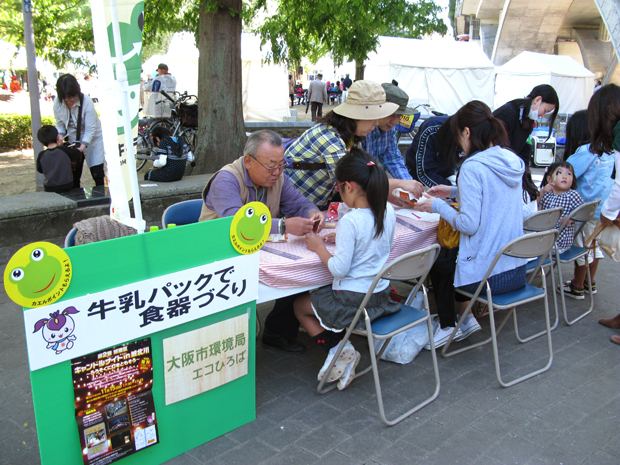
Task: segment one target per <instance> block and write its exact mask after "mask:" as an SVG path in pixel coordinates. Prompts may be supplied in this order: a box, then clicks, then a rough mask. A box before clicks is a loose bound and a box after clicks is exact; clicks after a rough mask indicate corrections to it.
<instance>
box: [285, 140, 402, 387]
mask: <svg viewBox="0 0 620 465" xmlns="http://www.w3.org/2000/svg"><path fill="white" fill-rule="evenodd" d="M335 176H336V179H337V180H338V184H337V185H336V191H337V192H339V193H340V196H341V198H342V200H343V201H344V203H345V204H346V205H347V206H348V207H349V208H351V209H353V210H352V211H351V212H349V213H347V215H346V216H344V217H343V218H342V219H341V220H340V221H339V223H338V234H337V235H336V250H335V252H334V255H333V256H332V255H331V254H330V253H329V252H328V251H327V249H326V248H325V245H324V243H323V239H322V238H321V237H320V236H315V235H306V246H307V247H308V249H309V250H312V251H314V252H316V253H317V254H318V255H319V257H320V258H321V261H322V262H323V263H324V264H325V266H327V267H328V268H329V271H330V273H331V274H332V275H333V276H334V281H333V283H332V284H331V285H330V286H325V287H322V288H320V289H318V290H316V291H315V292H313V293H311V294H305V295H302V296H301V297H299V298H298V299H297V300H295V304H294V307H295V315H296V316H297V319H298V320H299V322H300V323H301V325H302V326H303V327H304V328H305V329H306V331H307V332H308V334H309V335H310V336H311V337H312V339H314V340H315V341H316V342H317V343H318V344H319V345H320V346H321V347H322V348H323V349H324V350H325V351H326V352H327V359H326V360H325V363H324V364H323V367H322V368H321V370H320V371H319V375H318V379H319V381H321V380H322V379H323V377H324V376H327V377H328V378H327V382H334V381H338V389H340V390H342V389H344V388H346V387H347V386H348V385H349V383H350V382H351V381H352V380H353V378H355V367H356V366H357V364H358V363H359V359H360V354H359V352H357V351H356V350H355V349H354V348H353V345H352V344H351V342H350V341H347V343H346V344H345V346H344V348H343V350H342V352H341V354H340V357H339V360H338V361H337V362H336V363H335V366H334V367H333V368H332V369H331V370H330V367H331V365H332V362H333V358H334V355H335V353H336V351H337V347H338V344H339V343H340V341H341V340H342V337H343V335H344V333H343V330H345V329H346V328H347V327H348V326H349V325H350V324H351V321H352V320H353V317H354V316H355V313H356V312H357V310H358V308H359V305H360V304H361V303H362V300H363V299H364V296H365V295H366V292H367V291H368V289H369V287H370V284H371V283H372V281H373V279H374V278H375V276H376V275H377V273H378V272H379V271H380V270H381V269H382V268H383V267H384V266H385V264H386V263H387V260H388V257H389V255H390V250H391V249H392V243H393V241H394V228H395V226H396V214H395V213H394V209H393V208H392V207H391V206H390V205H389V204H388V203H387V200H388V193H389V183H388V178H387V175H386V174H385V172H384V171H383V169H381V168H380V167H379V166H377V165H375V163H374V161H373V158H372V157H371V156H370V155H369V154H368V153H366V152H364V151H363V150H361V149H359V148H357V147H354V148H352V149H351V151H350V152H349V153H348V154H346V155H345V156H343V157H342V158H341V159H340V161H339V162H338V165H337V166H336V172H335ZM389 292H390V283H389V281H387V280H381V281H379V283H378V284H377V287H376V288H375V290H374V294H373V296H372V297H371V299H370V301H369V302H368V304H367V306H366V310H367V311H368V315H369V316H370V319H371V320H374V319H376V318H378V317H380V316H383V315H388V314H391V313H396V312H398V311H399V310H400V304H399V303H396V302H394V301H392V300H390V297H389ZM363 324H364V323H363V322H362V320H361V319H360V320H359V322H358V326H359V327H363Z"/></svg>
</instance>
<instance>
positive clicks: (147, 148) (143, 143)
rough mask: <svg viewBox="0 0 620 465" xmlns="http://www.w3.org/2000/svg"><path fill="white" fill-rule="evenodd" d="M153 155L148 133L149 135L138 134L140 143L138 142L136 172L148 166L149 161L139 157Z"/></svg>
mask: <svg viewBox="0 0 620 465" xmlns="http://www.w3.org/2000/svg"><path fill="white" fill-rule="evenodd" d="M149 153H151V144H150V143H149V139H148V133H147V135H143V134H138V141H137V142H136V153H135V157H136V171H140V170H141V169H142V168H144V165H146V162H147V160H143V159H141V158H138V155H146V154H149Z"/></svg>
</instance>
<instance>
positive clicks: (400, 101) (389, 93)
mask: <svg viewBox="0 0 620 465" xmlns="http://www.w3.org/2000/svg"><path fill="white" fill-rule="evenodd" d="M381 87H383V89H384V90H385V99H386V101H388V102H392V103H395V104H396V105H398V110H396V114H397V115H413V114H415V112H416V111H415V110H414V109H413V108H411V107H408V106H407V105H408V104H409V96H408V95H407V93H406V92H405V91H404V90H402V89H401V88H400V87H398V86H395V85H394V84H392V83H388V82H386V83H383V84H381Z"/></svg>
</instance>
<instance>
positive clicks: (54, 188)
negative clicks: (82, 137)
mask: <svg viewBox="0 0 620 465" xmlns="http://www.w3.org/2000/svg"><path fill="white" fill-rule="evenodd" d="M37 139H38V140H39V142H41V144H43V145H45V146H46V147H47V149H46V150H43V151H42V152H41V153H39V156H38V157H37V171H38V172H39V173H43V175H44V176H45V180H44V181H43V188H44V189H45V192H67V191H68V190H71V189H72V188H73V187H79V186H80V176H77V186H75V183H76V174H75V173H76V170H77V168H78V165H80V162H81V161H82V157H83V155H82V153H81V152H80V151H79V150H77V149H72V148H70V147H63V139H62V136H61V135H60V134H58V130H57V129H56V128H55V127H54V126H50V125H44V126H41V129H39V131H37ZM80 174H81V170H80Z"/></svg>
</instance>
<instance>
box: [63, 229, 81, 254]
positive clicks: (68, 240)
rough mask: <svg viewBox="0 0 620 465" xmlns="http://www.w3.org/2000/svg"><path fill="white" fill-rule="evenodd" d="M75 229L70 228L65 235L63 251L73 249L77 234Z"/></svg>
mask: <svg viewBox="0 0 620 465" xmlns="http://www.w3.org/2000/svg"><path fill="white" fill-rule="evenodd" d="M77 232H78V229H77V228H75V227H74V228H71V231H69V232H68V233H67V237H65V249H66V248H67V247H73V246H74V245H75V235H76V234H77Z"/></svg>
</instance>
